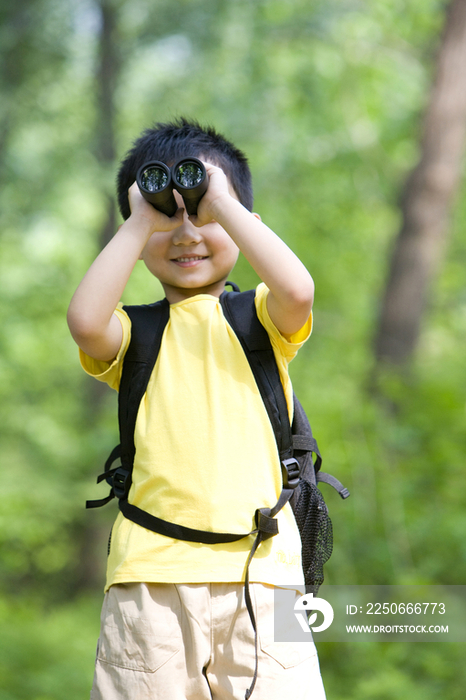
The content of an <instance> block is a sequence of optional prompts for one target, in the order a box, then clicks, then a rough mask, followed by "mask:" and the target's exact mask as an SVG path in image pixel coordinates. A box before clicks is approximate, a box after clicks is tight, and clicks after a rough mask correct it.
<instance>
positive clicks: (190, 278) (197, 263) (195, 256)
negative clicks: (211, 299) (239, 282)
mask: <svg viewBox="0 0 466 700" xmlns="http://www.w3.org/2000/svg"><path fill="white" fill-rule="evenodd" d="M174 195H175V198H176V200H177V202H178V206H181V207H182V206H184V205H183V199H182V197H181V195H179V194H178V192H174ZM238 253H239V250H238V247H237V246H236V244H235V243H234V242H233V240H232V239H231V238H230V236H229V235H228V234H227V232H226V231H225V229H223V228H222V227H221V226H220V224H218V223H217V222H216V221H212V222H211V223H209V224H206V225H205V226H201V227H196V226H194V224H192V223H191V222H190V221H189V219H188V216H187V214H186V211H185V213H184V217H183V223H182V224H181V226H178V227H177V228H176V229H174V230H173V231H167V232H156V233H153V234H152V236H151V237H150V238H149V240H148V242H147V244H146V246H145V247H144V250H143V251H142V255H141V258H142V260H144V263H145V264H146V267H147V268H148V270H149V271H150V272H152V274H153V275H154V276H155V277H157V279H159V280H160V282H161V283H162V287H163V289H164V292H165V296H166V297H167V299H168V301H169V302H170V304H174V303H176V302H178V301H183V300H184V299H188V298H189V297H192V296H194V295H196V294H212V295H213V296H220V294H221V293H222V292H223V291H224V288H225V282H226V280H227V277H228V275H229V274H230V272H231V270H232V269H233V267H234V266H235V263H236V260H237V258H238Z"/></svg>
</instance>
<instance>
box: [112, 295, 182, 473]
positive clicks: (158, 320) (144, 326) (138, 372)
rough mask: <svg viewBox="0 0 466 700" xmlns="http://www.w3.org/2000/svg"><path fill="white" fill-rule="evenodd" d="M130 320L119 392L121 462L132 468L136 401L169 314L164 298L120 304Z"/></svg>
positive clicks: (158, 349)
mask: <svg viewBox="0 0 466 700" xmlns="http://www.w3.org/2000/svg"><path fill="white" fill-rule="evenodd" d="M123 308H124V310H125V311H126V313H127V314H128V316H129V317H130V319H131V341H130V344H129V347H128V350H127V351H126V355H125V359H124V362H123V370H122V375H121V380H120V388H119V392H118V422H119V426H120V441H121V463H122V465H123V466H124V467H126V468H130V469H132V466H133V462H134V453H135V447H134V429H135V426H136V418H137V414H138V410H139V404H140V403H141V400H142V397H143V396H144V394H145V391H146V389H147V385H148V383H149V379H150V376H151V374H152V370H153V369H154V366H155V363H156V361H157V357H158V354H159V351H160V345H161V343H162V336H163V331H164V329H165V326H166V325H167V323H168V319H169V316H170V305H169V303H168V301H167V300H166V299H163V300H162V301H158V302H156V303H155V304H148V305H143V306H124V307H123Z"/></svg>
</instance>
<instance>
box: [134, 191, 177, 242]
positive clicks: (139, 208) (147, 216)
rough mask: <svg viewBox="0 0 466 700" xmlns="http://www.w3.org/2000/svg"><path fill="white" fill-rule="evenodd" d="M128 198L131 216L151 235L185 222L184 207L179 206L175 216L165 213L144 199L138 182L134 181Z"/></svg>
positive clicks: (170, 229)
mask: <svg viewBox="0 0 466 700" xmlns="http://www.w3.org/2000/svg"><path fill="white" fill-rule="evenodd" d="M128 199H129V206H130V209H131V216H130V217H129V218H130V219H131V220H132V221H135V222H136V221H137V222H138V225H139V226H141V227H142V229H143V230H144V231H147V233H148V235H149V236H151V235H152V234H153V233H154V232H155V231H172V230H173V229H174V228H176V227H177V226H180V225H181V224H182V223H183V212H184V209H183V207H179V208H178V209H177V211H176V213H175V214H174V216H171V217H170V216H167V215H166V214H163V213H162V212H161V211H159V210H158V209H155V207H153V206H152V204H149V202H147V201H146V200H145V199H144V197H143V196H142V194H141V192H140V190H139V187H138V185H137V183H136V182H133V184H132V185H131V187H130V188H129V190H128ZM128 221H129V219H128Z"/></svg>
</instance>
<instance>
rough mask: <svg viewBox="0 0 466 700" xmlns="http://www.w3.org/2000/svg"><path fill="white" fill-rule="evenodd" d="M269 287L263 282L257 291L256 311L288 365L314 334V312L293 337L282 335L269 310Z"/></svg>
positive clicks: (273, 343)
mask: <svg viewBox="0 0 466 700" xmlns="http://www.w3.org/2000/svg"><path fill="white" fill-rule="evenodd" d="M268 294H269V289H268V287H267V286H266V285H265V284H264V283H263V282H262V283H261V284H259V286H258V287H257V289H256V311H257V316H258V318H259V321H260V322H261V323H262V325H263V326H264V328H265V330H266V331H267V333H268V334H269V337H270V340H271V342H272V345H274V346H276V348H277V350H278V351H279V352H280V354H281V355H282V356H283V357H284V359H285V360H286V362H287V363H289V362H291V360H292V359H293V358H294V357H295V355H296V353H297V352H298V350H299V349H300V347H301V346H302V345H303V344H304V343H305V342H306V340H307V339H308V338H309V336H310V335H311V332H312V311H311V313H310V314H309V318H308V319H307V321H306V323H305V324H304V326H303V327H302V328H301V329H300V330H299V331H297V332H296V333H293V334H292V335H286V336H285V335H282V334H281V333H280V331H279V330H278V328H277V327H276V326H275V325H274V323H273V321H272V319H271V318H270V316H269V312H268V309H267V296H268Z"/></svg>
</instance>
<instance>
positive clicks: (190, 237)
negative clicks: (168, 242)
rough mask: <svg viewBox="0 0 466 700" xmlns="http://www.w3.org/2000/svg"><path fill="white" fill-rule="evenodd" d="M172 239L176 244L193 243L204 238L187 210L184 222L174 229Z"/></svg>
mask: <svg viewBox="0 0 466 700" xmlns="http://www.w3.org/2000/svg"><path fill="white" fill-rule="evenodd" d="M172 240H173V243H174V245H192V244H193V243H199V242H200V241H201V240H202V236H201V233H200V230H199V229H198V228H197V227H196V226H194V224H192V223H191V222H190V220H189V219H188V215H187V214H186V211H185V213H184V215H183V223H182V224H181V226H178V227H177V228H176V229H174V231H173V235H172Z"/></svg>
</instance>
